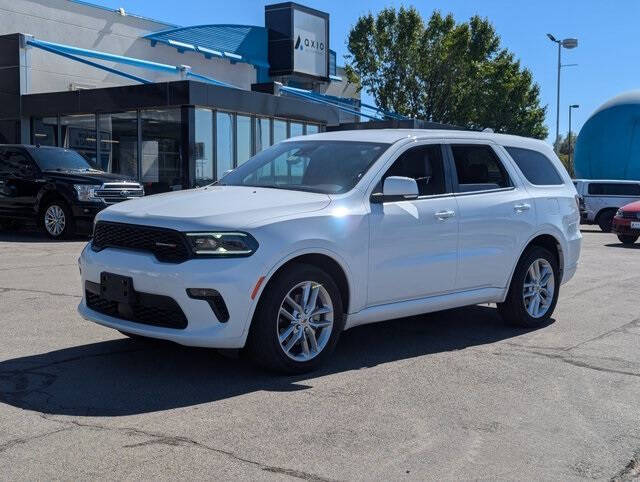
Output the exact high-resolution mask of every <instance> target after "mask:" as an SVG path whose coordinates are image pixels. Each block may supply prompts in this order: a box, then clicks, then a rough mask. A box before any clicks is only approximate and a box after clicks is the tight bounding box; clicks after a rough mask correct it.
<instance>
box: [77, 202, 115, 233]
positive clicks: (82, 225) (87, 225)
mask: <svg viewBox="0 0 640 482" xmlns="http://www.w3.org/2000/svg"><path fill="white" fill-rule="evenodd" d="M106 207H108V205H107V204H106V203H103V202H99V203H97V202H95V203H94V202H76V203H74V204H72V205H71V212H72V214H73V219H74V221H75V224H76V230H77V231H78V232H81V233H86V234H91V233H92V231H93V220H94V218H95V217H96V214H98V213H99V212H100V211H102V210H103V209H104V208H106Z"/></svg>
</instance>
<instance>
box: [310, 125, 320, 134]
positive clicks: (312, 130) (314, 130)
mask: <svg viewBox="0 0 640 482" xmlns="http://www.w3.org/2000/svg"><path fill="white" fill-rule="evenodd" d="M319 131H320V130H319V129H318V126H317V125H316V124H307V134H317V133H318V132H319Z"/></svg>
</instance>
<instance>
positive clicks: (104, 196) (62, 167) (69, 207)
mask: <svg viewBox="0 0 640 482" xmlns="http://www.w3.org/2000/svg"><path fill="white" fill-rule="evenodd" d="M142 195H144V189H143V187H142V186H141V185H140V184H139V183H137V182H135V181H133V180H132V179H130V178H128V177H127V176H122V175H119V174H108V173H106V172H104V171H100V170H97V169H94V168H93V167H91V166H90V165H89V164H88V163H87V161H86V160H85V159H84V158H83V157H82V156H81V155H80V154H78V153H77V152H75V151H72V150H69V149H62V148H58V147H46V146H30V145H0V223H8V222H16V221H18V222H20V221H24V220H35V221H36V222H37V223H38V224H39V226H41V227H42V229H43V230H44V232H45V233H46V234H47V235H48V236H49V237H51V238H54V239H57V238H64V237H66V236H68V235H69V234H71V233H73V232H74V231H82V232H87V233H91V229H92V226H93V219H94V217H95V215H96V214H97V213H98V212H99V211H100V210H102V209H104V208H105V207H107V206H110V205H112V204H114V203H117V202H120V201H123V200H126V199H132V198H136V197H140V196H142Z"/></svg>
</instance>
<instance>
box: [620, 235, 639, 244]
mask: <svg viewBox="0 0 640 482" xmlns="http://www.w3.org/2000/svg"><path fill="white" fill-rule="evenodd" d="M639 237H640V236H635V235H632V234H618V239H619V240H620V242H621V243H622V244H633V243H635V242H636V241H637V240H638V238H639Z"/></svg>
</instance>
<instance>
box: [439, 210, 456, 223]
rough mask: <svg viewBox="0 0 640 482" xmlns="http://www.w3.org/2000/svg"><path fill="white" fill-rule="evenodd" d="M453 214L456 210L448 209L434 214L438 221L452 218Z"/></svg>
mask: <svg viewBox="0 0 640 482" xmlns="http://www.w3.org/2000/svg"><path fill="white" fill-rule="evenodd" d="M455 215H456V212H455V211H452V210H451V209H448V210H446V211H438V212H436V213H435V214H434V216H435V217H436V218H438V219H439V220H440V221H444V220H446V219H449V218H452V217H454V216H455Z"/></svg>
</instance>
